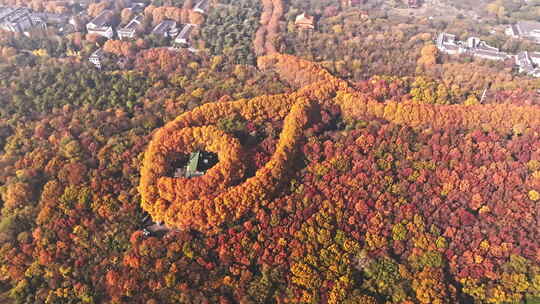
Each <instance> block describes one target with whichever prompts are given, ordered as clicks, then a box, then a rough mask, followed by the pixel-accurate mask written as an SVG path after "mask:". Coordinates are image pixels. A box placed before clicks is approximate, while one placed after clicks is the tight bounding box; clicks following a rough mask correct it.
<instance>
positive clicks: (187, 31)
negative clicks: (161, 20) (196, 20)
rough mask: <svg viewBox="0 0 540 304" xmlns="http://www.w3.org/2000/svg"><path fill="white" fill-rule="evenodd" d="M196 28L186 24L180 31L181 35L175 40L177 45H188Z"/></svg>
mask: <svg viewBox="0 0 540 304" xmlns="http://www.w3.org/2000/svg"><path fill="white" fill-rule="evenodd" d="M194 27H195V26H194V25H193V24H186V25H184V27H183V28H182V31H180V34H178V36H176V38H175V39H174V42H175V43H179V44H187V43H188V41H189V36H190V35H191V31H192V30H193V28H194Z"/></svg>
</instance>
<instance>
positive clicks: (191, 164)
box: [186, 151, 201, 177]
mask: <svg viewBox="0 0 540 304" xmlns="http://www.w3.org/2000/svg"><path fill="white" fill-rule="evenodd" d="M200 158H201V151H197V152H193V153H191V155H189V161H188V163H187V167H186V176H187V177H190V176H192V175H193V174H194V173H195V172H197V167H198V166H199V160H200Z"/></svg>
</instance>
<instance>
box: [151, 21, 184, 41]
mask: <svg viewBox="0 0 540 304" xmlns="http://www.w3.org/2000/svg"><path fill="white" fill-rule="evenodd" d="M152 34H154V35H157V36H163V37H165V38H169V37H174V36H176V35H178V27H177V26H176V21H174V20H163V21H162V22H161V23H160V24H158V25H157V26H156V27H155V28H154V29H153V30H152Z"/></svg>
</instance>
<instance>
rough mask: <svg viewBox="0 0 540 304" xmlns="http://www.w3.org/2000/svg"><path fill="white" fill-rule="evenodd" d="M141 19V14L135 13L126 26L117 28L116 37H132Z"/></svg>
mask: <svg viewBox="0 0 540 304" xmlns="http://www.w3.org/2000/svg"><path fill="white" fill-rule="evenodd" d="M142 20H143V16H142V15H137V16H135V18H133V19H132V20H131V21H130V22H129V23H128V24H127V25H126V26H124V27H123V28H121V29H119V30H118V38H120V39H122V38H130V39H131V38H134V37H135V35H136V34H137V29H138V27H139V26H140V25H141V23H142Z"/></svg>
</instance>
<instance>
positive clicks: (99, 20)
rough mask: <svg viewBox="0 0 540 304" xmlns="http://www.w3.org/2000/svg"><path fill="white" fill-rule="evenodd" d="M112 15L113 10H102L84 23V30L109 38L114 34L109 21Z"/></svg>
mask: <svg viewBox="0 0 540 304" xmlns="http://www.w3.org/2000/svg"><path fill="white" fill-rule="evenodd" d="M112 15H113V12H112V11H111V10H104V11H103V12H101V13H100V14H99V15H97V16H96V17H95V18H94V19H92V21H90V22H89V23H88V24H86V30H87V31H88V33H89V34H97V35H100V36H103V37H106V38H107V39H111V38H112V37H113V36H114V31H113V28H112V27H111V23H110V22H111V18H112Z"/></svg>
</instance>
